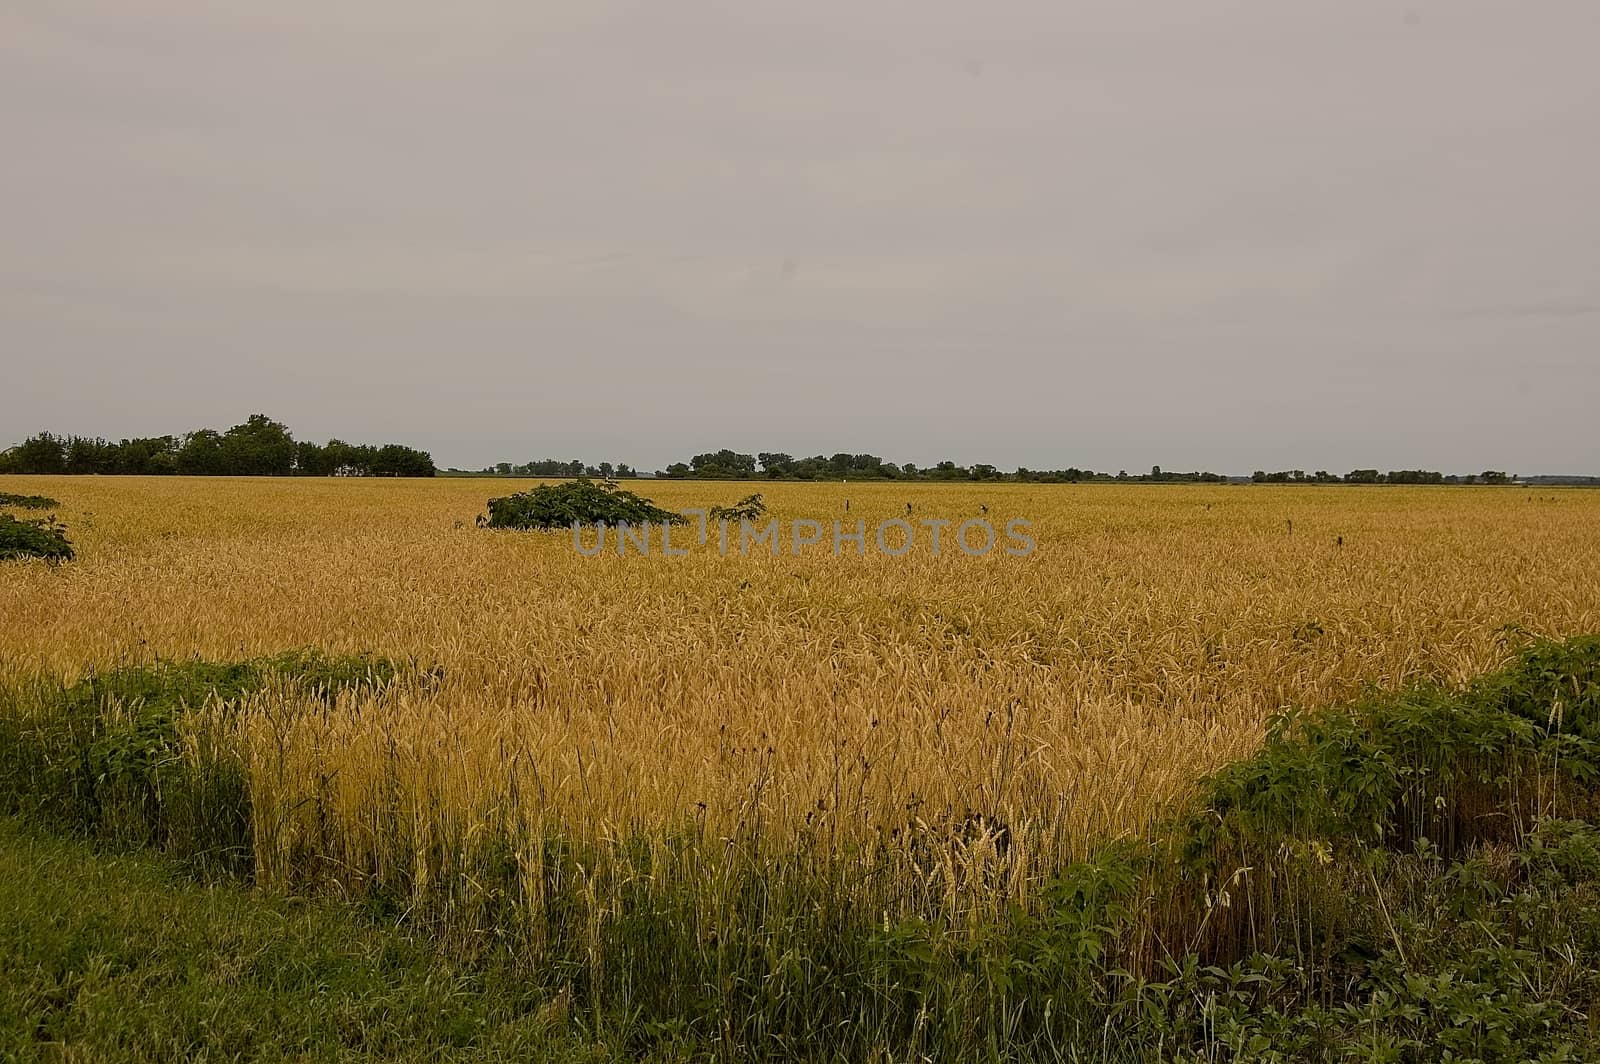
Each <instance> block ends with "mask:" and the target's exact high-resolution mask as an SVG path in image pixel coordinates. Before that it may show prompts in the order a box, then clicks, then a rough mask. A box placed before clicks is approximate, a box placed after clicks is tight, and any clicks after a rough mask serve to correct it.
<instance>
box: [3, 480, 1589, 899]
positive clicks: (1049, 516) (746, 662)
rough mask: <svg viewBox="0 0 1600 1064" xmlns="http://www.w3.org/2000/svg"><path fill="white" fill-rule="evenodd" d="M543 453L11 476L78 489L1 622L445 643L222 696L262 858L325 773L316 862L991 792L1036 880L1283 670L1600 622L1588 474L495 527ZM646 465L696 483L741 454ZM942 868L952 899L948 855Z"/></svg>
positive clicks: (106, 643)
mask: <svg viewBox="0 0 1600 1064" xmlns="http://www.w3.org/2000/svg"><path fill="white" fill-rule="evenodd" d="M521 486H522V485H519V484H510V483H507V482H504V481H484V480H465V479H463V480H449V479H441V480H437V481H425V482H415V481H412V482H393V481H391V482H381V481H343V480H209V479H144V478H126V479H100V478H28V479H27V480H26V481H24V480H22V479H21V478H12V479H11V481H10V482H5V483H0V489H6V490H21V489H26V490H28V491H46V492H48V493H50V494H52V495H55V496H57V497H58V498H60V499H62V500H63V504H64V505H63V510H62V517H63V518H64V519H65V521H66V522H67V524H68V525H69V527H70V529H71V531H72V535H73V537H74V540H75V543H76V545H77V547H78V551H79V560H78V561H77V562H75V563H73V564H70V565H65V566H60V567H56V568H51V567H48V566H45V565H43V564H36V563H11V564H6V565H4V566H3V567H0V659H3V661H4V664H5V669H6V670H7V672H8V673H13V674H23V673H29V674H35V673H39V672H54V673H60V674H64V675H68V676H71V675H75V674H78V673H80V672H82V671H83V670H85V669H87V668H104V667H109V666H113V665H117V664H122V663H128V662H134V661H143V660H147V659H150V658H152V657H156V656H160V657H166V658H184V657H189V656H193V655H201V656H205V657H209V658H235V657H243V656H251V655H258V654H265V653H270V652H275V651H279V650H283V649H286V648H292V647H301V646H314V647H320V648H323V649H326V650H328V651H332V652H355V651H374V652H377V653H381V654H387V655H390V656H392V657H395V658H399V659H408V660H415V661H417V662H419V663H421V664H424V665H428V666H438V667H439V668H440V669H441V670H442V673H441V676H440V678H438V679H437V680H435V681H430V682H428V683H420V682H418V683H411V684H404V685H400V686H398V687H396V688H394V689H391V690H389V691H386V692H382V693H380V694H368V695H366V696H364V697H362V698H359V699H355V700H350V699H347V700H346V701H345V702H343V703H341V704H340V706H339V707H337V708H336V709H335V710H334V711H332V712H329V711H319V712H315V713H313V712H310V711H308V710H306V709H305V707H303V706H302V707H299V708H298V709H297V708H296V707H295V706H294V705H293V704H292V703H293V701H294V698H295V696H294V695H293V694H291V693H288V692H285V691H269V692H266V693H264V694H263V695H262V696H260V697H259V698H257V699H256V700H255V701H254V703H253V708H252V710H251V711H250V712H248V713H246V714H244V715H243V716H242V717H240V718H238V719H237V721H236V723H235V724H234V725H233V726H232V727H233V728H234V731H233V732H232V733H231V735H232V738H231V739H230V741H232V742H235V743H237V744H239V746H240V751H239V752H240V756H241V757H243V758H245V759H246V760H247V761H248V763H249V765H250V766H251V770H250V771H251V774H252V781H253V787H254V789H255V791H256V801H255V814H254V815H255V816H256V817H257V818H258V820H259V824H258V845H260V846H261V847H262V848H263V854H262V855H260V857H259V859H260V861H261V863H262V873H263V876H264V877H266V878H270V877H271V875H272V872H273V869H274V868H275V867H283V868H287V867H289V865H290V864H291V863H292V861H291V857H290V855H291V853H292V851H293V850H294V848H295V846H296V845H306V843H305V841H304V837H305V835H306V833H307V832H310V831H313V830H320V831H322V832H323V834H324V835H326V834H327V830H328V829H327V828H326V826H323V827H321V828H315V827H314V826H313V825H310V824H309V823H307V822H305V820H304V816H303V815H302V814H298V813H296V812H294V811H295V810H302V809H304V808H305V807H306V803H305V801H304V800H303V799H305V797H306V796H307V795H309V794H311V792H312V791H313V790H314V789H320V792H321V793H324V794H325V795H326V797H327V801H325V802H321V803H319V805H318V808H319V810H320V812H319V815H321V816H327V815H330V811H331V815H332V816H334V817H335V818H336V819H337V821H338V823H339V827H340V830H339V831H338V833H337V838H338V842H337V847H335V848H336V849H337V853H336V854H332V855H329V859H330V860H337V861H340V862H343V863H344V864H345V865H347V866H348V867H349V868H351V869H363V868H364V869H366V871H365V872H364V873H362V874H376V872H375V871H374V869H375V867H376V866H377V865H378V864H381V862H382V861H383V860H385V859H386V858H385V857H384V853H385V852H388V851H386V850H385V849H384V847H385V845H386V842H385V836H386V834H387V835H392V834H393V833H395V832H400V833H402V834H405V835H407V836H408V837H409V838H411V839H412V841H413V842H414V843H416V845H414V846H411V847H408V848H404V849H403V852H406V853H409V854H412V855H413V856H412V857H410V858H408V859H416V858H415V856H414V855H415V854H417V853H422V852H426V851H427V850H428V845H426V844H429V843H430V840H431V844H432V845H433V846H434V848H435V849H437V846H438V844H439V840H457V841H458V842H460V840H468V841H466V842H460V844H462V845H470V839H471V838H472V837H473V836H474V833H475V832H479V831H483V830H486V829H487V827H488V826H490V825H494V824H500V823H503V822H504V820H505V818H506V817H507V816H508V815H510V814H508V810H514V811H515V816H516V817H517V818H519V820H521V821H523V822H524V826H526V824H527V823H546V824H548V823H559V824H561V825H562V826H563V827H564V829H565V830H567V831H570V832H573V833H577V834H581V835H584V836H587V837H590V838H593V839H596V840H605V839H608V838H616V837H620V836H623V835H626V834H629V833H635V832H640V831H642V832H644V833H646V834H649V833H651V832H656V833H658V834H659V833H662V832H666V831H669V830H675V829H677V828H680V827H682V826H683V825H693V826H694V827H695V829H696V830H700V831H704V832H706V833H708V834H709V835H711V836H712V837H716V836H717V835H718V834H719V833H720V834H724V835H727V836H729V837H732V835H733V834H734V832H735V829H736V828H738V827H739V826H741V825H744V826H745V828H746V829H748V826H749V825H751V824H755V825H757V826H758V828H759V830H758V832H757V835H758V836H759V837H760V838H765V839H773V840H781V841H783V842H784V844H785V845H791V844H793V842H794V841H795V840H797V839H805V840H811V841H812V842H813V843H814V844H815V845H817V846H821V847H825V848H834V849H836V848H838V847H839V846H841V845H844V844H846V843H850V844H855V843H860V842H864V841H869V840H873V839H883V838H888V839H894V838H899V839H902V840H905V839H908V838H915V837H916V835H917V833H918V832H922V831H931V830H935V828H936V826H937V825H939V824H946V825H948V824H949V823H951V822H952V818H955V819H959V818H962V817H964V816H965V815H966V814H967V813H968V812H969V811H977V812H979V813H981V814H982V816H983V818H984V819H981V820H979V821H977V823H979V824H980V825H982V827H981V828H980V830H978V831H977V832H976V837H975V838H970V839H967V841H966V845H967V847H968V849H971V850H974V851H981V850H983V849H984V848H985V847H989V848H991V849H992V848H993V846H994V843H995V840H994V839H993V838H990V837H988V836H989V834H990V833H991V827H992V826H994V825H1000V826H1002V827H1003V830H1004V832H1005V834H1006V843H1007V847H1006V849H1007V858H1006V862H1007V868H1008V869H1009V870H1010V871H1009V872H1008V874H1007V875H1006V876H1005V877H1004V878H1003V880H1001V881H999V882H998V883H994V882H991V884H990V886H991V887H992V888H993V890H992V891H991V893H995V894H1015V893H1018V892H1021V891H1024V890H1026V884H1027V882H1028V880H1029V879H1030V877H1031V875H1032V874H1033V873H1034V871H1035V870H1037V869H1041V868H1048V867H1050V866H1052V865H1054V864H1057V863H1059V862H1060V861H1061V860H1062V859H1064V858H1068V857H1072V856H1076V855H1079V854H1081V853H1083V852H1084V851H1085V850H1086V849H1087V848H1088V847H1089V846H1091V845H1093V844H1095V843H1097V842H1099V841H1102V840H1105V839H1107V838H1109V837H1113V836H1117V835H1121V834H1126V833H1130V832H1136V831H1138V830H1139V829H1140V828H1141V827H1142V826H1143V825H1145V824H1147V823H1148V822H1149V821H1150V819H1151V818H1152V817H1154V816H1155V815H1157V814H1158V813H1159V811H1160V810H1161V809H1162V808H1163V807H1164V806H1165V805H1166V804H1167V803H1169V802H1170V801H1171V800H1173V799H1174V798H1175V797H1176V796H1178V795H1181V794H1182V793H1183V791H1184V789H1185V788H1186V787H1187V786H1189V785H1190V784H1191V783H1192V782H1193V781H1194V780H1195V779H1196V778H1197V777H1198V776H1199V775H1200V774H1202V773H1204V772H1206V771H1208V770H1209V769H1212V768H1214V767H1216V766H1217V765H1219V764H1221V763H1223V762H1225V761H1227V760H1230V759H1233V758H1236V757H1239V756H1241V755H1243V754H1245V753H1247V752H1248V751H1249V750H1250V749H1251V748H1252V746H1253V745H1254V744H1256V743H1257V742H1258V741H1259V738H1260V735H1261V732H1262V726H1263V723H1264V721H1265V720H1266V719H1267V718H1268V717H1269V716H1270V715H1271V714H1272V713H1273V712H1274V711H1276V710H1278V709H1280V708H1282V707H1284V706H1286V705H1289V704H1320V703H1326V702H1330V701H1334V700H1338V699H1341V698H1343V697H1346V696H1348V695H1350V694H1352V693H1353V692H1354V691H1356V690H1357V689H1358V688H1359V687H1360V686H1361V685H1363V684H1367V683H1378V684H1385V685H1394V684H1399V683H1403V682H1407V681H1411V680H1416V679H1422V678H1429V679H1440V680H1444V681H1449V682H1455V681H1461V680H1464V679H1466V678H1467V677H1469V676H1472V675H1473V674H1475V673H1478V672H1481V671H1483V670H1485V669H1487V668H1490V667H1492V666H1493V665H1495V664H1496V663H1498V662H1499V661H1500V660H1502V659H1503V657H1504V656H1505V641H1504V636H1505V632H1506V630H1507V628H1508V626H1520V627H1525V628H1528V629H1532V630H1535V631H1537V632H1540V633H1543V634H1549V635H1564V634H1570V633H1576V632H1580V631H1595V630H1600V568H1597V566H1596V564H1595V559H1596V558H1600V493H1591V492H1582V491H1562V492H1551V491H1544V492H1530V491H1526V490H1521V489H1450V488H1439V489H1428V488H1393V489H1385V488H1379V489H1357V488H1263V487H1178V486H1121V485H1115V486H1113V485H1085V486H1030V485H973V484H962V485H949V486H941V485H929V484H914V485H896V484H871V485H861V484H826V485H799V484H771V485H763V486H762V488H761V490H763V491H765V493H766V497H767V500H768V502H769V504H771V506H772V508H773V512H774V514H775V515H776V516H777V517H779V518H780V519H781V520H782V521H783V522H785V527H787V522H789V521H791V520H794V519H796V518H813V519H819V520H822V521H824V522H831V521H832V520H833V519H835V518H838V519H841V520H845V521H847V522H848V523H853V522H854V521H855V520H856V519H858V518H859V519H865V520H866V521H867V525H868V528H869V529H870V528H871V527H872V526H873V525H874V524H875V523H876V522H877V521H879V520H882V519H885V518H888V517H893V516H903V515H904V512H905V504H906V503H907V502H910V503H912V504H913V505H914V507H915V511H916V513H917V515H918V516H923V515H928V516H939V517H945V518H951V519H957V520H959V519H961V518H966V517H973V516H977V515H979V513H980V512H981V511H980V508H981V507H984V506H986V507H987V516H988V518H989V520H991V521H992V522H994V523H995V524H996V525H997V526H999V525H1000V524H1001V522H1003V521H1005V520H1006V519H1008V518H1012V517H1020V518H1025V519H1028V520H1030V521H1032V522H1033V534H1034V535H1035V537H1036V538H1037V541H1038V549H1037V550H1036V551H1035V552H1034V553H1033V554H1032V555H1031V556H1028V557H1024V558H1018V557H1009V556H1006V555H1004V554H1002V553H1000V552H998V551H997V552H995V553H994V554H991V555H990V556H987V557H982V558H973V557H967V556H964V555H962V554H960V553H959V552H953V551H949V550H946V551H945V552H944V553H943V554H942V555H941V556H940V557H937V558H935V557H932V556H931V555H930V553H929V552H928V550H927V547H926V543H925V542H920V543H919V546H918V548H917V549H916V550H914V551H913V552H912V553H911V554H908V555H907V556H905V557H902V558H891V557H884V556H881V555H877V554H875V553H869V554H867V555H866V556H864V557H861V556H856V555H853V554H849V553H846V554H845V555H844V556H841V557H835V556H833V555H832V554H831V552H830V551H829V550H828V549H827V547H826V546H825V545H824V546H823V547H820V548H810V549H809V551H808V552H807V553H805V554H803V555H801V556H799V557H790V556H787V555H785V556H780V557H772V556H770V555H765V554H760V555H752V556H751V557H741V556H739V555H738V554H737V552H734V553H732V554H730V556H726V557H725V556H722V555H720V554H719V553H718V552H717V551H716V550H715V545H714V542H713V544H712V545H709V546H705V547H699V546H695V547H693V548H692V550H691V552H690V554H689V556H687V557H682V558H666V557H662V556H660V555H659V554H657V555H655V556H651V557H648V558H644V557H639V556H637V555H635V556H631V557H626V558H618V557H616V556H615V555H614V554H612V553H609V552H608V553H607V554H606V555H603V556H601V557H596V558H586V557H581V556H579V555H578V554H577V553H576V552H575V551H574V549H573V544H572V540H571V536H570V535H568V534H560V533H551V534H543V533H514V532H493V531H486V530H482V529H479V528H476V527H474V524H473V518H474V517H475V515H476V514H477V513H478V512H480V511H481V510H482V509H483V504H484V500H485V499H486V498H487V496H488V495H489V494H491V493H492V494H502V493H505V492H506V491H509V490H514V489H516V488H518V487H521ZM643 490H644V491H645V493H646V494H648V495H650V496H652V497H654V498H655V500H656V501H657V502H658V503H660V504H662V505H664V506H668V507H672V508H680V507H689V506H705V505H708V504H718V503H722V504H726V503H730V502H732V501H734V500H735V499H737V498H738V497H739V496H741V495H743V494H745V493H746V492H748V491H749V490H754V489H751V488H750V487H749V486H746V485H738V484H718V483H684V482H678V483H673V482H664V483H659V484H655V483H650V484H646V485H645V487H644V489H643ZM846 499H848V500H849V502H850V510H849V512H848V514H847V513H846V511H845V502H846ZM685 538H690V537H685ZM397 787H398V788H400V790H401V791H403V794H404V798H403V801H402V800H397V799H393V795H392V794H391V799H390V800H387V801H379V797H380V796H381V794H382V793H383V791H384V788H389V789H390V791H391V792H392V791H394V789H395V788H397ZM376 810H382V811H383V812H382V816H384V817H385V818H387V819H386V821H385V822H384V823H375V822H374V818H375V817H376V816H377V815H379V814H378V813H377V812H375V811H376ZM402 814H403V817H404V820H405V822H403V823H401V822H397V819H398V818H400V817H401V816H402ZM297 817H298V819H297ZM993 830H994V831H998V830H1001V828H1000V827H994V828H993ZM963 838H964V839H965V838H966V836H963ZM296 840H300V841H298V842H297V841H296ZM452 844H454V843H452ZM320 845H323V846H324V848H329V847H333V844H332V843H330V842H328V840H327V839H326V838H324V839H323V841H322V842H321V843H320ZM274 847H277V849H276V850H274V849H273V848H274ZM904 850H905V852H906V853H912V851H914V850H915V846H913V845H907V846H906V847H904ZM393 852H396V853H399V852H402V850H401V849H395V850H393ZM950 852H954V851H951V850H950V849H949V848H948V847H947V848H946V860H949V859H950V858H949V857H948V854H949V853H950ZM273 853H278V854H279V857H278V858H274V857H273V856H272V854H273ZM958 857H959V854H958ZM894 859H896V860H912V861H913V862H914V854H913V855H912V857H906V856H905V854H901V855H900V856H899V857H896V858H894ZM974 860H975V861H978V863H982V861H979V860H978V858H974ZM439 871H440V870H439V869H438V868H431V867H430V868H420V869H418V870H417V872H418V874H419V875H420V876H422V877H423V878H424V879H426V877H427V876H429V875H437V874H439ZM923 871H924V872H926V871H927V870H925V869H924V870H923ZM351 874H352V875H353V874H356V873H354V872H352V873H351ZM935 880H939V877H938V876H935V875H933V874H932V873H928V882H929V884H930V886H929V888H928V889H930V890H943V891H946V892H947V893H949V894H950V897H949V898H948V899H947V900H948V902H949V904H950V905H952V906H957V907H959V906H960V905H962V904H966V903H965V902H963V901H962V900H961V899H958V898H956V897H955V896H954V894H955V892H957V891H959V890H961V889H964V888H962V887H961V886H960V885H959V884H960V883H961V882H963V880H962V877H961V876H959V875H955V874H953V873H951V874H947V875H945V877H944V879H943V880H939V881H938V882H935ZM970 881H971V877H970V876H969V877H967V880H965V882H969V884H970Z"/></svg>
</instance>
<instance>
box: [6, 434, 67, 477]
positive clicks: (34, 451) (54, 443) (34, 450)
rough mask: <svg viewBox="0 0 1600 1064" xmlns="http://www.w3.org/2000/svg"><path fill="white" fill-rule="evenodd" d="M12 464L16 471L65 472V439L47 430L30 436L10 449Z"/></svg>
mask: <svg viewBox="0 0 1600 1064" xmlns="http://www.w3.org/2000/svg"><path fill="white" fill-rule="evenodd" d="M11 455H12V465H13V466H14V467H15V469H16V471H17V472H18V473H65V472H66V471H67V447H66V441H64V440H62V439H61V438H60V437H59V436H52V435H51V434H50V433H48V432H41V433H39V434H38V435H37V436H30V437H29V438H28V439H26V440H23V441H22V443H20V444H19V445H17V446H16V447H15V448H13V449H12V451H11Z"/></svg>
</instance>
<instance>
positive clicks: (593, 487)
mask: <svg viewBox="0 0 1600 1064" xmlns="http://www.w3.org/2000/svg"><path fill="white" fill-rule="evenodd" d="M685 520H686V519H685V518H684V516H683V515H682V514H680V513H675V512H674V511H672V510H663V509H662V508H661V507H659V506H657V505H655V504H654V503H653V502H651V501H650V500H649V499H645V498H641V497H640V496H638V495H635V494H634V493H633V492H631V491H622V490H620V489H618V488H614V487H611V486H609V485H602V484H596V483H595V482H594V481H592V480H589V479H588V478H586V477H580V478H578V479H577V480H573V481H569V482H567V483H565V484H541V485H539V486H538V487H536V488H533V489H532V490H530V491H522V492H518V493H517V494H515V495H507V496H504V497H502V498H498V499H490V500H489V516H488V518H487V519H482V518H480V519H479V523H480V524H483V525H486V526H487V527H489V528H516V529H524V530H527V529H553V528H571V527H572V526H573V525H574V524H578V525H596V524H601V523H604V524H607V525H612V526H616V525H620V524H628V525H634V526H637V525H647V524H648V525H659V524H663V523H665V524H671V525H681V524H684V523H685Z"/></svg>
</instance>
